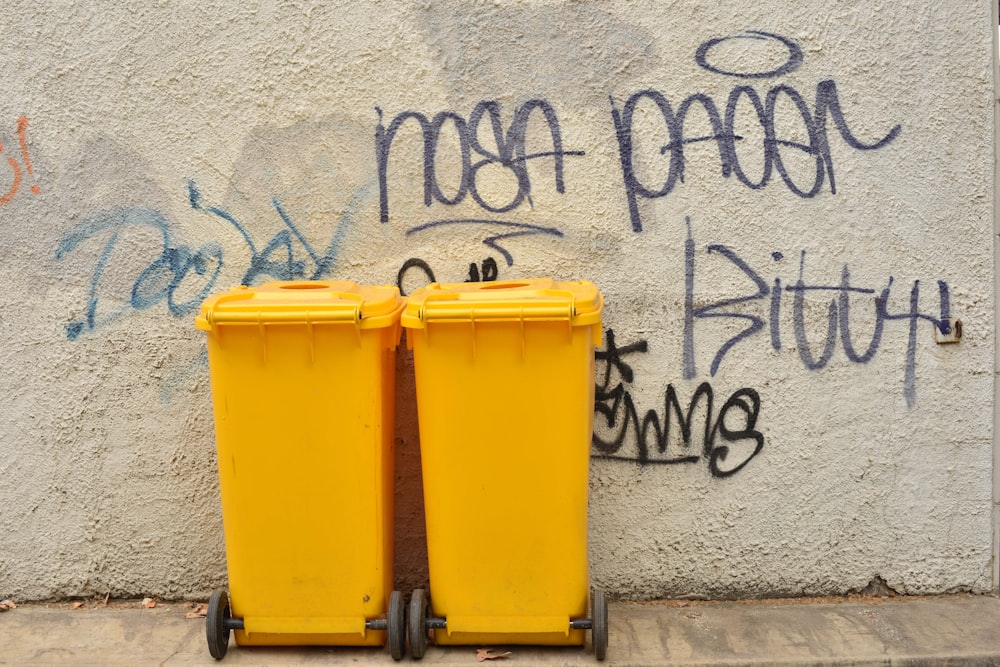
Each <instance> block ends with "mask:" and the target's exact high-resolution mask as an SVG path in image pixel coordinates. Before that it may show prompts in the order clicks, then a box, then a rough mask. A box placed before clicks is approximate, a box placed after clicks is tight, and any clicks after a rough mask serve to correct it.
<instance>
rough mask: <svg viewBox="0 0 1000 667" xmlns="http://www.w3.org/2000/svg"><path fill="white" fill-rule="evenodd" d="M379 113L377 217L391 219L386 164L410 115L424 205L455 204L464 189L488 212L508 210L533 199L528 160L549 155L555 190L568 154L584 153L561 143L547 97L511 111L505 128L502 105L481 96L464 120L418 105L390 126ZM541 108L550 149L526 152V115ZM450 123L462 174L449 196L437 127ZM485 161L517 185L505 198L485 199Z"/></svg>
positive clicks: (562, 186) (561, 187)
mask: <svg viewBox="0 0 1000 667" xmlns="http://www.w3.org/2000/svg"><path fill="white" fill-rule="evenodd" d="M375 111H376V112H377V113H378V125H377V126H376V128H375V156H376V161H377V165H378V182H379V219H380V220H381V221H382V222H388V221H389V181H388V165H389V153H390V150H391V149H392V142H393V140H394V139H395V138H396V134H397V133H398V132H399V129H400V127H401V126H402V125H403V124H404V123H406V122H407V121H410V120H412V121H414V122H416V123H417V124H419V126H420V131H421V136H422V140H423V180H424V193H423V194H424V206H427V207H429V206H431V205H432V204H434V203H439V204H443V205H446V206H454V205H457V204H459V203H461V202H462V201H463V200H464V199H465V197H466V195H468V196H470V197H471V198H472V199H473V201H475V203H476V204H478V205H479V207H480V208H482V209H483V210H485V211H488V212H490V213H508V212H510V211H513V210H515V209H517V208H518V207H519V206H521V205H522V204H524V203H525V202H527V203H528V205H529V206H531V205H532V203H531V186H532V184H531V178H530V176H529V174H528V161H530V160H537V159H540V158H552V162H553V177H554V180H555V187H556V191H557V192H558V193H560V194H563V193H564V192H565V184H564V180H563V166H564V161H565V159H566V157H568V156H582V155H583V154H584V153H583V151H569V150H565V149H564V148H563V140H562V130H561V129H560V126H559V119H558V117H557V116H556V112H555V109H553V107H552V105H550V104H549V103H548V102H546V101H545V100H538V99H535V100H529V101H527V102H525V103H524V104H522V105H521V106H520V107H518V108H517V109H516V110H515V111H514V117H513V119H512V120H511V123H510V126H509V127H508V128H507V131H506V132H505V131H504V129H503V121H502V119H501V111H502V109H501V105H500V103H499V102H496V101H493V100H483V101H481V102H479V103H478V104H477V105H476V106H475V107H474V108H473V109H472V112H471V113H470V114H469V118H468V120H466V119H465V118H463V117H462V116H461V115H459V114H457V113H455V112H452V111H442V112H440V113H438V114H437V115H435V116H434V117H433V118H432V119H428V118H427V116H425V115H424V114H422V113H420V112H417V111H405V112H403V113H400V114H397V115H396V116H395V117H394V118H393V119H392V121H390V123H389V126H388V128H386V127H385V125H383V123H382V110H381V109H380V108H377V107H376V109H375ZM536 111H537V112H539V113H541V114H542V118H543V119H544V120H545V123H546V125H547V127H548V131H549V136H550V138H551V143H552V150H551V151H544V152H536V153H528V151H527V148H526V144H527V134H528V121H529V120H530V119H531V117H532V114H533V113H534V112H536ZM484 121H485V122H486V123H487V124H488V125H487V129H488V130H490V131H491V132H487V131H483V132H482V133H481V132H480V124H481V123H483V122H484ZM446 125H448V126H450V127H451V128H452V131H453V132H454V133H455V134H456V135H457V138H458V145H459V155H458V156H457V159H458V160H459V161H460V163H461V177H460V178H459V182H458V184H457V186H454V188H453V189H454V194H453V195H451V196H448V195H447V194H445V192H444V190H442V187H441V184H440V183H439V182H438V175H437V174H438V171H437V164H438V160H439V157H440V156H439V155H438V143H439V141H440V139H441V132H442V130H443V129H444V128H445V126H446ZM481 134H482V135H487V134H489V135H492V141H491V142H490V143H489V145H488V146H487V145H484V142H483V140H482V139H481ZM487 167H496V168H498V169H500V170H503V171H505V172H506V174H507V175H508V177H509V178H511V179H512V183H513V184H515V187H513V188H511V190H512V194H511V195H510V198H509V200H506V201H488V200H487V199H486V198H485V197H484V196H483V194H482V193H481V192H480V191H479V188H478V187H477V182H478V178H479V172H480V171H481V170H482V169H484V168H487Z"/></svg>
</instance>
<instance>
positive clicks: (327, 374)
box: [196, 281, 404, 645]
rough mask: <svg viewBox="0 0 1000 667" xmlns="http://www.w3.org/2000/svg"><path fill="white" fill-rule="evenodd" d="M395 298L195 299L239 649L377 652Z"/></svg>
mask: <svg viewBox="0 0 1000 667" xmlns="http://www.w3.org/2000/svg"><path fill="white" fill-rule="evenodd" d="M403 304H404V302H403V300H402V299H400V297H399V292H398V290H397V289H396V288H395V287H365V286H359V285H357V284H355V283H352V282H330V281H326V282H307V281H298V282H273V283H267V284H264V285H261V286H259V287H254V288H245V287H243V288H236V289H234V290H230V291H228V292H225V293H222V294H218V295H215V296H213V297H211V298H209V299H208V300H207V301H205V303H204V304H203V306H202V312H201V315H200V316H199V317H198V318H197V322H196V324H197V326H198V328H200V329H204V330H206V331H207V332H208V356H209V367H210V374H211V381H212V403H213V408H214V416H215V433H216V442H217V447H218V465H219V486H220V492H221V497H222V514H223V522H224V526H225V539H226V557H227V560H228V568H229V592H230V599H231V604H232V614H233V616H234V617H235V618H242V619H243V620H244V624H245V630H244V631H237V632H236V633H235V634H236V641H237V643H238V644H241V645H256V644H260V645H280V644H294V645H303V644H323V645H382V644H384V643H385V639H386V637H385V634H386V633H385V632H384V631H367V630H366V629H365V621H366V620H367V619H373V618H379V617H382V616H384V615H385V613H386V610H387V605H388V597H389V593H390V592H391V589H392V572H393V570H392V556H393V549H392V516H393V513H392V508H393V506H392V499H393V441H392V438H393V396H394V390H395V381H394V373H395V349H396V347H397V345H398V342H399V338H400V327H399V314H400V311H401V309H402V307H403Z"/></svg>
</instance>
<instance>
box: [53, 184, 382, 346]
mask: <svg viewBox="0 0 1000 667" xmlns="http://www.w3.org/2000/svg"><path fill="white" fill-rule="evenodd" d="M370 190H371V186H368V187H364V186H363V187H361V188H359V189H358V190H357V191H356V192H355V193H354V194H353V196H352V198H351V200H350V202H349V203H348V205H347V207H346V208H345V212H344V214H343V215H342V216H341V218H340V220H339V221H338V223H337V226H336V229H335V230H334V233H333V236H332V237H331V238H330V241H329V243H328V244H327V246H326V249H325V250H324V251H323V252H322V253H320V252H318V251H316V250H315V249H314V247H313V245H312V244H311V243H310V242H309V240H308V239H306V237H305V236H304V235H303V234H302V232H301V231H300V230H299V228H298V227H297V226H296V225H295V223H294V222H293V221H292V218H291V216H290V215H289V214H288V212H287V211H286V210H285V207H284V206H283V205H282V204H281V202H280V201H279V200H278V199H277V197H274V198H272V199H271V205H272V206H273V208H274V210H275V212H276V213H277V216H278V219H279V220H280V221H281V224H282V226H283V228H282V229H281V230H279V231H278V232H277V233H275V234H274V235H273V236H272V237H271V238H270V239H269V240H268V241H267V243H264V244H263V245H259V244H258V243H257V242H255V241H254V238H253V236H252V235H251V234H250V232H249V230H248V229H247V227H246V225H244V224H243V223H241V222H240V221H239V220H238V219H237V218H236V217H235V216H233V215H232V214H230V213H229V212H228V211H226V210H224V209H222V208H220V207H218V206H213V205H209V204H206V203H205V202H204V198H203V196H202V193H201V191H200V190H199V189H198V187H197V185H196V184H195V183H194V182H193V181H192V182H190V183H188V201H189V202H190V204H191V208H192V209H194V210H195V211H198V212H199V213H205V214H207V215H210V216H212V217H213V218H214V219H216V220H222V221H223V222H225V223H226V224H227V225H228V226H231V227H232V228H233V229H235V230H236V231H237V232H238V233H239V235H240V238H241V239H242V240H243V243H244V244H245V246H246V248H247V250H248V251H249V253H250V259H249V263H248V267H247V270H246V271H245V272H244V274H243V277H242V279H241V282H242V284H244V285H253V284H256V283H258V282H260V281H262V280H263V279H266V278H268V277H269V278H272V279H275V280H301V279H308V280H317V279H319V278H323V277H326V276H328V275H329V274H330V273H331V272H332V270H333V268H334V265H335V264H336V261H337V257H338V255H339V254H340V248H341V245H342V243H343V238H344V235H345V233H346V230H347V228H348V226H349V223H350V222H351V220H352V218H353V217H354V215H355V214H356V212H357V210H358V208H359V207H360V205H361V202H362V200H363V199H364V197H365V196H366V194H367V193H368V192H369V191H370ZM171 227H172V225H171V223H170V221H169V220H168V219H167V218H166V217H165V216H164V215H163V214H162V213H160V212H159V211H156V210H153V209H151V208H147V207H143V206H133V207H128V208H119V209H113V210H109V211H104V212H102V213H99V214H97V215H95V216H93V217H91V218H88V219H87V220H85V221H83V222H82V223H80V224H79V225H77V226H75V227H74V228H73V229H71V230H70V231H69V232H67V233H66V234H65V235H64V236H63V237H62V238H61V239H60V240H59V243H58V247H57V250H56V259H57V260H62V259H64V258H65V257H66V256H67V255H68V254H70V253H72V252H73V251H74V250H76V249H77V248H78V247H79V246H80V244H82V243H83V242H84V241H87V240H88V239H92V238H99V239H101V240H102V241H103V244H104V245H103V247H102V249H101V251H100V253H99V254H98V256H97V261H96V262H95V264H94V268H93V271H92V272H91V275H90V285H89V288H88V292H87V305H86V308H85V309H84V315H83V316H82V317H80V318H78V319H74V320H72V321H71V322H70V323H69V324H67V325H66V336H67V337H68V338H69V339H70V340H75V339H77V338H79V337H80V336H81V335H82V334H84V333H86V332H90V331H93V330H95V329H97V328H99V327H100V326H102V325H105V324H108V323H110V322H112V321H114V320H116V319H118V318H119V317H122V316H123V315H125V314H127V313H128V312H130V311H139V310H146V309H149V308H152V307H153V306H155V305H157V304H159V303H161V302H164V301H165V302H166V305H167V311H168V312H169V313H170V314H171V315H173V316H174V317H183V316H186V315H190V314H191V313H193V312H194V311H195V310H196V309H197V308H198V307H199V306H200V304H201V302H202V301H203V300H204V299H205V298H206V297H207V296H208V295H209V294H211V293H212V292H213V290H214V289H215V288H216V283H217V281H218V278H219V274H220V272H221V271H222V268H223V266H224V265H225V263H226V258H225V256H224V252H223V249H222V246H221V245H220V244H219V243H218V242H217V241H209V242H207V243H205V244H203V245H201V246H199V247H198V248H192V247H191V246H189V245H187V244H184V243H179V242H178V241H177V240H176V239H175V238H174V235H173V233H172V231H171ZM133 228H138V229H147V230H148V229H152V230H154V231H155V232H156V233H157V236H158V238H159V241H160V243H159V247H158V248H156V249H154V252H157V251H158V252H159V254H158V255H157V256H156V258H155V259H153V261H152V262H150V263H149V264H148V265H147V266H146V267H145V268H144V269H143V270H142V271H140V272H139V274H138V275H137V276H136V277H135V279H134V281H133V282H132V287H131V293H130V295H129V298H128V300H127V302H126V303H124V304H121V305H119V306H118V307H117V308H116V309H114V310H113V311H111V312H109V313H103V314H99V312H100V309H99V305H100V301H101V298H100V292H101V289H100V288H101V285H102V281H103V280H104V278H105V275H106V274H107V273H108V271H109V269H110V268H111V267H110V266H109V264H110V263H111V261H112V255H113V253H114V251H115V249H116V248H117V247H118V246H119V243H120V242H121V240H122V236H123V234H124V233H125V232H126V230H129V229H133ZM299 247H301V248H302V249H304V251H305V254H304V255H302V254H301V253H300V252H299V251H298V250H297V248H299ZM192 276H199V277H201V278H202V279H203V280H204V282H203V284H202V286H201V289H199V290H197V293H196V294H194V296H192V297H190V298H187V299H183V300H179V299H178V298H177V293H178V291H179V289H180V287H181V285H182V284H189V282H188V283H186V281H190V280H191V279H192Z"/></svg>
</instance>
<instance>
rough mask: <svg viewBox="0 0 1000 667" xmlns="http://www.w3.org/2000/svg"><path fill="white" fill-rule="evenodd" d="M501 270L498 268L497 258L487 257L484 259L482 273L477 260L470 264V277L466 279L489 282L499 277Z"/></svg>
mask: <svg viewBox="0 0 1000 667" xmlns="http://www.w3.org/2000/svg"><path fill="white" fill-rule="evenodd" d="M499 273H500V272H499V270H498V269H497V263H496V260H495V259H493V258H492V257H487V258H486V259H484V260H483V272H482V275H480V273H479V267H478V266H476V264H475V262H472V263H470V264H469V277H468V278H466V279H465V282H467V283H479V282H483V283H487V282H491V281H493V280H496V279H497V276H498V275H499Z"/></svg>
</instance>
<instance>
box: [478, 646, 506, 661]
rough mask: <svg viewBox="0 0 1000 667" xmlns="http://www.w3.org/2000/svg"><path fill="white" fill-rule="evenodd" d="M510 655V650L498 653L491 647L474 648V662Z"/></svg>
mask: <svg viewBox="0 0 1000 667" xmlns="http://www.w3.org/2000/svg"><path fill="white" fill-rule="evenodd" d="M509 655H511V652H510V651H504V652H503V653H499V652H497V651H494V650H493V649H491V648H481V649H476V662H485V661H487V660H500V659H502V658H506V657H507V656H509Z"/></svg>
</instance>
